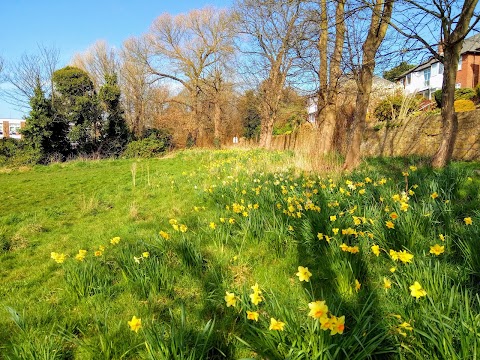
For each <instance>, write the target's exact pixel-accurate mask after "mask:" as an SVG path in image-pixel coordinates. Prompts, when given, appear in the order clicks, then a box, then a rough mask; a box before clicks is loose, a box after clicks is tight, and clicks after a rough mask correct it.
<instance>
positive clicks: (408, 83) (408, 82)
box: [406, 73, 412, 85]
mask: <svg viewBox="0 0 480 360" xmlns="http://www.w3.org/2000/svg"><path fill="white" fill-rule="evenodd" d="M406 81H407V85H410V84H411V82H412V74H411V73H410V74H407V80H406Z"/></svg>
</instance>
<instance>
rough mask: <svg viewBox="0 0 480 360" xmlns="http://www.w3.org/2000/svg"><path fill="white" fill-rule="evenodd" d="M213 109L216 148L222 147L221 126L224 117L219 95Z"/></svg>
mask: <svg viewBox="0 0 480 360" xmlns="http://www.w3.org/2000/svg"><path fill="white" fill-rule="evenodd" d="M213 106H214V108H213V136H214V140H213V142H214V145H215V147H220V126H221V117H222V108H221V106H220V99H219V94H217V99H215V103H214V105H213Z"/></svg>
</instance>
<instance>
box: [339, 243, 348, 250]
mask: <svg viewBox="0 0 480 360" xmlns="http://www.w3.org/2000/svg"><path fill="white" fill-rule="evenodd" d="M348 247H349V246H348V245H347V244H345V243H343V244H342V245H340V249H342V251H348Z"/></svg>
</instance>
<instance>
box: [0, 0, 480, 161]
mask: <svg viewBox="0 0 480 360" xmlns="http://www.w3.org/2000/svg"><path fill="white" fill-rule="evenodd" d="M477 2H478V0H473V1H470V2H468V3H465V4H462V2H461V1H453V2H452V3H451V4H450V3H449V4H444V3H439V4H437V5H435V6H436V7H437V8H436V10H438V11H426V7H424V6H423V5H422V2H421V1H418V2H417V1H400V0H371V1H355V0H339V1H326V0H322V1H306V0H292V1H273V0H238V1H236V2H235V4H234V6H233V8H232V9H229V10H219V9H213V8H204V9H200V10H192V11H190V12H189V13H186V14H179V15H175V16H173V15H171V14H162V15H160V16H159V17H157V18H156V19H155V20H154V22H153V23H152V24H151V26H150V28H149V30H148V32H147V33H145V34H144V35H141V36H138V37H135V38H130V39H127V40H126V41H125V42H124V43H123V46H122V47H121V48H120V49H112V48H111V47H109V46H108V44H106V43H105V42H97V43H95V44H94V45H92V47H91V48H89V49H87V50H86V51H85V52H83V53H79V54H76V55H75V56H74V58H73V59H72V61H71V67H70V68H64V69H61V70H57V69H58V58H59V56H58V51H57V50H55V49H47V48H43V47H40V48H39V51H38V54H36V55H25V56H23V57H22V58H21V59H20V60H19V61H18V62H16V63H14V64H10V65H9V66H7V69H6V70H5V71H4V74H5V77H6V80H7V81H8V82H9V83H10V84H11V86H10V88H11V89H13V90H12V91H9V93H8V94H4V96H6V97H7V98H8V99H9V100H10V101H11V102H12V103H16V104H18V105H21V104H22V103H23V104H25V103H26V102H28V101H33V99H34V98H37V97H38V98H41V97H42V96H43V97H44V98H45V100H46V101H45V103H50V104H51V107H52V108H51V109H50V110H48V109H47V110H48V111H47V110H45V111H46V112H45V114H46V115H45V114H44V115H42V116H44V117H45V118H50V119H53V120H52V122H53V123H55V124H56V125H58V124H63V125H62V126H64V127H65V129H63V130H62V131H63V132H66V133H68V134H67V135H66V138H67V139H68V144H67V141H65V142H64V143H63V144H61V145H59V146H61V147H62V150H63V152H62V154H63V153H71V151H73V152H76V153H83V152H86V153H95V154H99V155H101V156H105V155H118V154H119V153H121V151H120V149H122V147H124V146H125V144H126V143H127V142H128V139H141V138H142V137H143V136H144V134H145V132H146V131H150V130H151V129H162V131H163V132H165V133H168V134H170V136H171V139H172V141H173V142H174V143H175V145H177V146H181V147H183V146H195V145H197V146H205V145H210V146H213V145H215V146H221V145H222V144H226V143H231V139H232V137H233V136H238V137H240V136H247V137H252V138H258V142H259V145H260V146H263V147H266V148H268V147H269V146H270V142H271V138H272V135H273V134H274V133H278V132H287V131H291V130H292V129H293V128H295V126H297V125H298V123H299V122H301V121H304V120H305V118H306V114H305V106H306V99H305V95H309V96H311V97H312V98H315V101H316V104H317V111H316V113H315V120H316V121H315V123H316V124H317V126H318V144H317V145H316V147H315V150H316V152H317V153H318V154H319V155H322V154H327V153H330V152H334V151H338V149H337V148H336V142H335V134H337V133H338V128H339V126H338V124H339V123H338V118H337V115H338V113H339V111H338V110H339V109H338V103H339V99H340V98H341V97H342V96H343V95H344V94H342V92H345V88H344V87H342V84H344V83H345V80H346V79H347V78H348V79H353V81H354V82H355V84H356V90H355V91H354V92H355V94H353V95H352V94H348V95H350V97H351V98H352V100H351V105H353V104H354V105H355V106H354V114H353V116H352V121H351V123H350V124H349V127H348V129H347V130H348V136H345V139H346V141H345V143H346V144H347V146H346V149H347V150H346V151H345V153H344V155H345V158H346V163H345V168H347V169H348V168H352V167H355V166H356V165H358V164H359V162H360V143H361V139H362V134H363V130H364V128H365V119H366V115H367V109H368V104H369V100H370V92H371V88H372V78H373V74H374V72H375V71H376V70H375V69H376V65H377V64H378V63H381V62H382V59H383V60H387V61H384V67H388V68H392V67H393V66H394V64H393V63H392V62H393V61H395V60H392V59H393V58H394V56H396V55H398V56H399V58H402V57H404V55H405V54H406V53H409V49H415V50H417V51H416V52H415V53H414V54H418V49H419V45H420V46H421V47H423V48H424V49H425V51H427V52H428V53H429V54H430V55H431V56H433V57H435V58H437V59H438V60H439V61H441V62H442V63H443V64H444V76H445V77H446V78H448V81H445V82H444V89H443V100H444V101H442V116H443V118H444V130H443V137H444V141H442V145H441V148H440V149H439V151H438V153H437V155H436V156H435V159H434V164H435V165H436V166H442V165H444V164H446V163H447V162H448V160H449V156H450V155H451V144H453V143H454V141H455V136H456V118H455V116H454V112H453V92H454V85H455V81H454V77H455V74H456V69H457V63H458V55H459V51H460V49H461V43H462V41H463V39H464V38H465V36H466V35H467V34H468V33H469V31H470V30H471V29H472V28H473V27H474V26H475V25H476V24H477V22H478V20H479V17H478V16H477V15H476V14H474V9H475V8H476V5H477ZM445 7H447V8H448V11H444V10H445ZM445 14H447V15H448V16H447V15H445ZM453 19H455V20H453ZM424 25H425V26H424ZM422 29H423V30H424V29H427V30H428V29H438V36H436V35H435V34H432V32H431V31H426V30H425V32H422V31H423V30H422ZM434 32H435V31H434ZM440 35H441V36H440ZM385 39H387V40H386V42H385V41H384V40H385ZM438 39H442V40H441V42H440V43H439V41H438ZM435 42H436V43H435ZM440 45H441V46H440ZM382 46H383V47H382ZM438 49H442V52H440V51H439V50H438ZM410 53H412V52H410ZM402 60H403V59H402ZM417 60H418V56H417ZM399 62H400V61H399ZM385 64H387V65H386V66H385ZM68 69H69V70H68ZM68 71H74V72H75V71H76V72H79V71H83V73H82V74H86V75H81V76H80V78H85V76H86V77H88V78H89V79H90V81H87V82H88V86H86V87H85V88H84V89H81V90H78V91H79V93H78V94H71V93H69V91H70V90H68V89H67V88H62V86H64V84H62V82H61V81H62V79H58V78H57V77H58V76H59V72H60V75H62V74H63V75H65V73H67V72H68ZM79 74H80V73H79ZM452 79H453V80H452ZM59 81H60V82H59ZM76 81H77V80H75V81H73V80H72V82H76ZM39 90H41V91H39ZM42 91H43V95H41V93H42ZM76 91H77V90H76ZM82 91H83V92H82ZM57 98H58V99H57ZM36 101H37V100H36ZM32 111H33V106H32ZM49 111H50V112H52V114H51V116H50V115H48V114H49ZM49 116H50V117H49ZM30 117H35V114H32V113H31V114H30V115H29V118H30ZM121 119H122V120H121ZM30 122H31V121H30ZM112 124H113V125H112ZM119 124H122V125H119ZM125 124H126V126H124V125H125ZM67 125H68V126H67ZM52 126H53V125H52ZM118 126H120V127H118ZM124 128H127V129H128V134H127V133H124V130H123V129H124ZM108 129H110V130H108ZM48 131H51V130H50V129H49V130H48ZM48 131H47V132H48ZM129 136H130V137H129ZM61 138H62V139H64V138H63V135H62V136H61ZM38 141H39V140H37V142H38ZM62 141H64V140H62ZM59 144H60V143H59ZM64 146H65V147H64ZM56 150H58V149H56ZM55 152H56V151H55Z"/></svg>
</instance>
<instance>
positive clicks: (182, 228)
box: [180, 224, 188, 233]
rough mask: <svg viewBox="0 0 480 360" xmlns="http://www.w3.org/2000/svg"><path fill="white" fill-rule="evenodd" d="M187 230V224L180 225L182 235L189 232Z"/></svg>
mask: <svg viewBox="0 0 480 360" xmlns="http://www.w3.org/2000/svg"><path fill="white" fill-rule="evenodd" d="M187 229H188V227H187V225H185V224H182V225H180V231H181V232H182V233H184V232H187Z"/></svg>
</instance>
